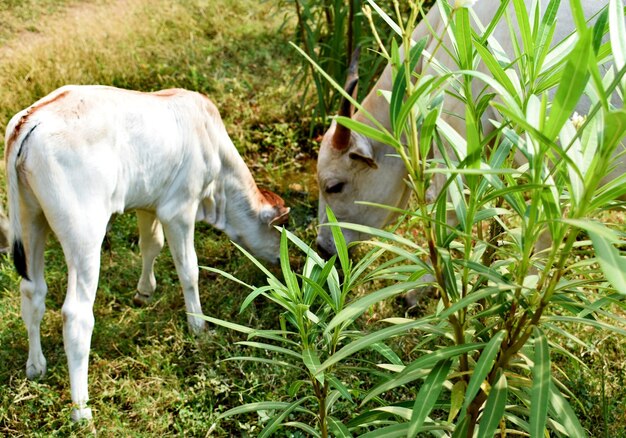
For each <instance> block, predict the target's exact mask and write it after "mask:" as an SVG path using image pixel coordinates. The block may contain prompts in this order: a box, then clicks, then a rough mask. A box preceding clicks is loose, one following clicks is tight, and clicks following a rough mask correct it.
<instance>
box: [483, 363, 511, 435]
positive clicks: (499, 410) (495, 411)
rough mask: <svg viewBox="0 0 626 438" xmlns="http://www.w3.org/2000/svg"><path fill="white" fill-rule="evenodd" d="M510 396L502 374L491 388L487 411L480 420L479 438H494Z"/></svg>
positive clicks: (486, 406)
mask: <svg viewBox="0 0 626 438" xmlns="http://www.w3.org/2000/svg"><path fill="white" fill-rule="evenodd" d="M507 395H508V385H507V381H506V376H505V375H504V373H502V372H501V373H500V376H499V377H498V380H497V381H496V383H495V384H494V385H493V386H492V387H491V391H490V392H489V397H488V398H487V403H486V405H485V410H484V411H483V415H482V417H481V419H480V426H479V428H478V438H492V437H493V436H494V434H495V431H496V429H497V427H498V424H499V423H500V420H501V419H502V415H504V408H505V407H506V399H507Z"/></svg>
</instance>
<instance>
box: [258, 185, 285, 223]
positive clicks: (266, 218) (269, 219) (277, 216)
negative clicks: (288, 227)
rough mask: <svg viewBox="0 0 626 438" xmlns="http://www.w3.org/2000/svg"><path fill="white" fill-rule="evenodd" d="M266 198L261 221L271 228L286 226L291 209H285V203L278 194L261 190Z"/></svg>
mask: <svg viewBox="0 0 626 438" xmlns="http://www.w3.org/2000/svg"><path fill="white" fill-rule="evenodd" d="M260 191H261V195H262V196H263V198H264V201H265V202H264V204H265V205H264V208H263V210H262V211H261V213H260V219H261V221H262V222H263V223H266V224H268V225H269V226H274V225H284V224H285V223H287V221H288V220H289V207H285V201H283V198H281V197H280V196H278V195H277V194H276V193H273V192H270V191H269V190H264V189H260Z"/></svg>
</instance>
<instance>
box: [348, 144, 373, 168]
mask: <svg viewBox="0 0 626 438" xmlns="http://www.w3.org/2000/svg"><path fill="white" fill-rule="evenodd" d="M348 156H349V157H350V158H351V159H353V160H357V161H362V162H363V163H365V164H367V165H368V166H369V167H371V168H372V169H378V164H376V159H375V158H374V149H373V148H372V144H371V143H370V142H369V141H356V142H353V144H352V145H351V146H350V151H349V152H348Z"/></svg>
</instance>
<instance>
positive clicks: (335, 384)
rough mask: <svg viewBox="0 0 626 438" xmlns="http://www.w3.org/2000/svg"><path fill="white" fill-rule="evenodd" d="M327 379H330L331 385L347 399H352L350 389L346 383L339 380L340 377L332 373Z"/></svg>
mask: <svg viewBox="0 0 626 438" xmlns="http://www.w3.org/2000/svg"><path fill="white" fill-rule="evenodd" d="M326 380H328V383H330V386H332V387H333V388H335V389H336V390H337V391H338V392H339V393H340V394H341V395H342V396H343V398H345V399H346V400H349V401H352V396H351V395H350V391H348V388H346V385H344V384H343V383H341V380H339V379H338V378H336V377H335V376H333V375H330V374H329V375H328V376H326Z"/></svg>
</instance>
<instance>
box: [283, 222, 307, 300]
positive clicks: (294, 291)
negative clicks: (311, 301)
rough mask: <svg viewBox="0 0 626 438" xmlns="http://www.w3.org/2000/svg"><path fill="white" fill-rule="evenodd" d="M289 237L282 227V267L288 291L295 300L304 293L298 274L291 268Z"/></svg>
mask: <svg viewBox="0 0 626 438" xmlns="http://www.w3.org/2000/svg"><path fill="white" fill-rule="evenodd" d="M288 242H289V239H287V234H286V231H285V229H284V228H283V229H282V232H281V235H280V267H281V270H282V272H283V278H284V279H285V283H286V285H287V291H288V293H289V297H290V298H291V299H292V300H293V301H295V300H297V297H300V296H301V295H302V293H301V291H300V286H299V285H298V280H297V278H296V275H295V274H294V273H293V271H292V270H291V264H290V262H289V247H288Z"/></svg>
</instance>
